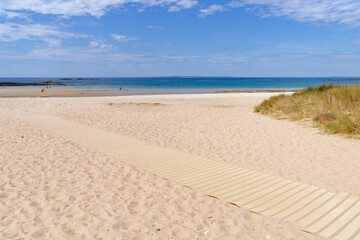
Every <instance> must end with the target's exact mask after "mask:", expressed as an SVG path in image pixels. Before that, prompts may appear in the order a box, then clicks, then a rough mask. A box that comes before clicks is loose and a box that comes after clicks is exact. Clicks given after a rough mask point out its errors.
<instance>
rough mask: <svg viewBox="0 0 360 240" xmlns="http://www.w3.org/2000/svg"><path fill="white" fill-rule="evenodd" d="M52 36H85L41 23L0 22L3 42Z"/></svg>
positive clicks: (0, 34) (41, 38) (0, 35)
mask: <svg viewBox="0 0 360 240" xmlns="http://www.w3.org/2000/svg"><path fill="white" fill-rule="evenodd" d="M53 37H57V38H68V37H86V35H83V34H75V33H70V32H65V31H60V30H58V29H56V28H55V27H53V26H49V25H43V24H25V25H24V24H18V23H0V41H3V42H11V41H18V40H21V39H27V40H42V41H44V40H45V41H46V39H49V38H53Z"/></svg>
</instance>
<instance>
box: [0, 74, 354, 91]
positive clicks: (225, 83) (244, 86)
mask: <svg viewBox="0 0 360 240" xmlns="http://www.w3.org/2000/svg"><path fill="white" fill-rule="evenodd" d="M358 79H359V77H357V78H355V77H353V78H349V77H346V78H341V77H326V78H325V77H322V78H290V77H289V78H265V77H264V78H237V77H148V78H0V82H44V81H54V82H64V83H68V84H70V85H67V86H52V88H82V89H87V88H89V89H119V88H122V89H128V90H135V89H137V90H139V89H142V90H144V91H158V92H162V91H165V90H168V91H175V90H182V92H192V91H196V90H213V91H217V90H235V89H236V90H298V89H303V88H306V87H309V86H313V87H315V86H319V85H321V84H324V83H327V84H342V85H349V84H354V83H355V84H356V83H357V84H360V81H356V80H358ZM344 80H346V81H344ZM349 80H350V81H349Z"/></svg>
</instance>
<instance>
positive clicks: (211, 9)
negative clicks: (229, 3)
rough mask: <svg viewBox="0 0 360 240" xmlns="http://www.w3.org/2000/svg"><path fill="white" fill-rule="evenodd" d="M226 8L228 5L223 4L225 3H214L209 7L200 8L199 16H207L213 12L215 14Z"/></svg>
mask: <svg viewBox="0 0 360 240" xmlns="http://www.w3.org/2000/svg"><path fill="white" fill-rule="evenodd" d="M225 9H226V7H225V6H223V5H218V4H214V5H211V6H210V7H208V8H205V9H200V14H199V16H200V17H206V16H207V15H211V14H214V13H216V12H222V11H225Z"/></svg>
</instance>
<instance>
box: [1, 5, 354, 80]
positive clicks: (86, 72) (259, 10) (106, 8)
mask: <svg viewBox="0 0 360 240" xmlns="http://www.w3.org/2000/svg"><path fill="white" fill-rule="evenodd" d="M175 75H176V76H241V77H247V76H248V77H258V76H269V77H271V76H274V77H275V76H277V77H286V76H299V77H307V76H359V75H360V1H359V0H235V1H232V0H229V1H227V0H222V1H205V0H106V1H99V0H66V1H62V0H27V1H23V0H1V1H0V77H70V76H72V77H76V76H83V77H84V76H88V77H137V76H139V77H140V76H175Z"/></svg>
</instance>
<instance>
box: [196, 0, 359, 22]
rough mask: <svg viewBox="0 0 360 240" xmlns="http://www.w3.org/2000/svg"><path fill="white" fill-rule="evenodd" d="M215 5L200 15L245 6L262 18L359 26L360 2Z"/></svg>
mask: <svg viewBox="0 0 360 240" xmlns="http://www.w3.org/2000/svg"><path fill="white" fill-rule="evenodd" d="M212 6H214V5H212ZM212 6H210V7H209V8H207V9H201V10H200V16H206V15H209V14H214V13H215V12H218V11H224V10H229V9H231V8H238V7H243V6H244V7H246V8H247V10H249V11H250V12H253V13H255V14H257V15H260V16H261V17H269V16H275V17H285V18H288V19H293V20H296V21H299V22H323V23H329V22H335V23H340V24H347V25H352V26H359V25H360V1H358V0H238V1H232V2H230V3H228V4H225V5H218V6H217V9H215V8H214V7H213V8H212ZM221 6H222V8H221ZM211 8H212V10H213V11H211ZM204 12H205V13H206V14H205V15H204Z"/></svg>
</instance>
